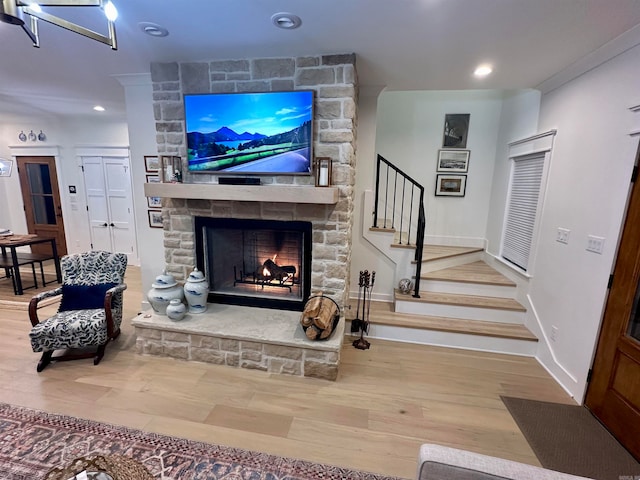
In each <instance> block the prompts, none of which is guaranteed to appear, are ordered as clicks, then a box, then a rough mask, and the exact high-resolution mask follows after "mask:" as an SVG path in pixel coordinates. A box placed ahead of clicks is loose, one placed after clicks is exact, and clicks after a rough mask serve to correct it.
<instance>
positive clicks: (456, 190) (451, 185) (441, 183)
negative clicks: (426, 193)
mask: <svg viewBox="0 0 640 480" xmlns="http://www.w3.org/2000/svg"><path fill="white" fill-rule="evenodd" d="M466 188H467V176H466V175H436V196H437V197H464V193H465V190H466Z"/></svg>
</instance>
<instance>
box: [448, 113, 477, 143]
mask: <svg viewBox="0 0 640 480" xmlns="http://www.w3.org/2000/svg"><path fill="white" fill-rule="evenodd" d="M470 117H471V114H470V113H447V114H445V116H444V135H443V137H442V148H467V135H468V134H469V118H470Z"/></svg>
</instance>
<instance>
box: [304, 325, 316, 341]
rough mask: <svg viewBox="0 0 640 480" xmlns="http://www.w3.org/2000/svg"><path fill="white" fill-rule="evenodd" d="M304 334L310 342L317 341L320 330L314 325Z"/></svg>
mask: <svg viewBox="0 0 640 480" xmlns="http://www.w3.org/2000/svg"><path fill="white" fill-rule="evenodd" d="M304 333H305V334H306V335H307V338H308V339H309V340H315V339H316V338H318V334H319V333H320V330H318V329H317V328H316V327H315V326H314V325H311V326H309V327H308V328H307V329H306V330H305V332H304Z"/></svg>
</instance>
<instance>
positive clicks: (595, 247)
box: [587, 235, 604, 254]
mask: <svg viewBox="0 0 640 480" xmlns="http://www.w3.org/2000/svg"><path fill="white" fill-rule="evenodd" d="M602 250H604V238H603V237H596V236H595V235H587V252H593V253H599V254H602Z"/></svg>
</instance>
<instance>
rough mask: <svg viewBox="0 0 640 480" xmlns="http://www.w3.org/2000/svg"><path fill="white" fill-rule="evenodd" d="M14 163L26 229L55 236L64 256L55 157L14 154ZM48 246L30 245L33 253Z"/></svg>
mask: <svg viewBox="0 0 640 480" xmlns="http://www.w3.org/2000/svg"><path fill="white" fill-rule="evenodd" d="M17 162H18V174H19V177H20V187H21V188H22V200H23V202H24V213H25V217H26V219H27V230H28V232H29V233H35V234H37V235H42V236H47V237H55V238H56V247H57V248H58V255H59V256H63V255H66V254H67V241H66V238H65V235H64V221H63V218H62V204H61V202H60V190H59V188H58V175H57V174H56V164H55V158H54V157H17ZM47 248H49V247H47V246H46V245H34V246H33V247H31V249H32V250H33V252H34V253H47V252H45V249H47Z"/></svg>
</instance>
